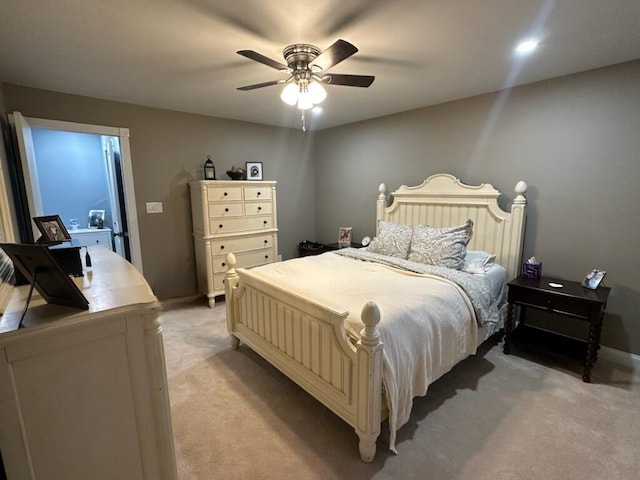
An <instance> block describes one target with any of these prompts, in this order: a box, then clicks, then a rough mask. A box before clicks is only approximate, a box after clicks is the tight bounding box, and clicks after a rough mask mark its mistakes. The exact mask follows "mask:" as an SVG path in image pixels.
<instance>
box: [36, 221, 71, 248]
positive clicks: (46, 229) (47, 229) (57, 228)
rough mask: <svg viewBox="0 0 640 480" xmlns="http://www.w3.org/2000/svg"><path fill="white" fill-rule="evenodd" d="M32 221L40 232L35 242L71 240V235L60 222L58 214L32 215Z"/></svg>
mask: <svg viewBox="0 0 640 480" xmlns="http://www.w3.org/2000/svg"><path fill="white" fill-rule="evenodd" d="M33 221H34V223H35V224H36V227H38V230H40V233H41V234H42V236H41V237H40V238H39V239H38V241H37V243H62V242H66V241H69V240H71V235H69V232H68V231H67V227H65V226H64V223H62V220H61V219H60V215H45V216H42V217H33Z"/></svg>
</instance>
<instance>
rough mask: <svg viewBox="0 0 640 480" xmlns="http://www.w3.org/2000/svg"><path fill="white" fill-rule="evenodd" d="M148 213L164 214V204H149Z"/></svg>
mask: <svg viewBox="0 0 640 480" xmlns="http://www.w3.org/2000/svg"><path fill="white" fill-rule="evenodd" d="M147 213H162V202H147Z"/></svg>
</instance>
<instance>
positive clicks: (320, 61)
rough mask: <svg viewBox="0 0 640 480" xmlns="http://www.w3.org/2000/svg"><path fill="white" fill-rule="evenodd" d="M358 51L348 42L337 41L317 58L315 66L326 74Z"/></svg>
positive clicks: (314, 62)
mask: <svg viewBox="0 0 640 480" xmlns="http://www.w3.org/2000/svg"><path fill="white" fill-rule="evenodd" d="M357 51H358V49H357V48H356V46H355V45H352V44H350V43H349V42H347V41H346V40H336V41H335V42H334V43H333V45H331V46H330V47H329V48H327V49H326V50H325V51H324V52H322V53H321V54H320V55H318V56H317V57H316V59H315V60H314V61H313V66H315V67H319V68H321V69H322V70H323V71H325V72H326V71H327V70H329V69H330V68H331V67H333V66H334V65H337V64H338V63H340V62H341V61H343V60H344V59H346V58H349V57H350V56H351V55H353V54H354V53H356V52H357Z"/></svg>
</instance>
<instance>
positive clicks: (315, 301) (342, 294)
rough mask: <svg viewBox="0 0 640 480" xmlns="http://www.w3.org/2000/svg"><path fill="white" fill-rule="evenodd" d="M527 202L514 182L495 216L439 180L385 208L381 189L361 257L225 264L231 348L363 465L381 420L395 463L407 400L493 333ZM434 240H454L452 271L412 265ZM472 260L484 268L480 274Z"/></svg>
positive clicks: (350, 252)
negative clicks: (260, 361) (334, 432)
mask: <svg viewBox="0 0 640 480" xmlns="http://www.w3.org/2000/svg"><path fill="white" fill-rule="evenodd" d="M526 190H527V186H526V184H525V183H524V182H522V181H520V182H518V183H517V184H516V186H515V197H514V198H513V201H512V203H511V207H510V210H509V211H504V210H502V209H501V208H500V207H499V205H498V197H499V196H500V192H499V191H498V190H496V189H495V188H494V187H493V186H492V185H490V184H488V183H486V184H481V185H475V186H472V185H466V184H464V183H463V182H461V181H460V180H458V179H457V178H455V177H454V176H452V175H449V174H437V175H432V176H430V177H429V178H428V179H426V180H425V181H424V182H422V183H421V184H420V185H417V186H411V187H408V186H405V185H403V186H401V187H400V188H398V189H397V190H396V191H394V192H393V193H392V194H391V195H392V198H393V201H392V202H391V203H390V201H389V197H388V195H387V189H386V187H385V185H384V184H382V185H380V187H379V195H378V198H377V203H376V237H375V238H374V240H373V241H372V243H371V245H370V246H369V247H366V248H363V249H354V248H346V249H340V250H338V251H335V252H327V253H323V254H321V255H318V256H308V257H301V258H298V259H292V260H287V261H285V262H277V263H274V264H270V265H265V266H261V267H256V268H253V269H250V270H249V269H242V268H235V264H236V261H235V255H234V254H233V253H231V254H228V255H227V263H228V271H227V274H226V278H225V295H226V300H225V304H226V309H227V328H228V331H229V334H230V337H231V344H232V346H233V347H234V348H238V346H239V344H240V342H244V343H245V344H246V345H248V346H249V347H250V348H252V349H253V350H254V351H256V352H257V353H258V354H260V355H261V356H262V357H264V358H265V359H266V360H267V361H268V362H270V363H271V364H272V365H274V366H275V367H276V368H278V369H279V370H280V371H281V372H283V373H284V374H285V375H287V376H288V377H289V378H291V379H292V380H293V381H295V382H296V383H297V384H298V385H299V386H301V387H302V388H303V389H305V390H306V391H307V392H308V393H310V394H311V395H312V396H313V397H315V398H316V399H317V400H319V401H320V402H321V403H323V404H324V405H325V406H326V407H327V408H329V409H330V410H331V411H333V412H334V413H335V414H336V415H338V416H339V417H340V418H342V419H343V420H344V421H345V422H347V423H348V424H349V425H351V426H352V427H353V428H354V429H355V432H356V434H357V435H358V437H359V444H358V446H359V452H360V456H361V458H362V460H363V461H365V462H371V461H372V460H373V459H374V457H375V454H376V440H377V438H378V436H379V434H380V431H381V423H382V421H383V420H384V419H387V418H388V419H389V430H390V445H389V448H390V449H392V450H393V451H395V434H396V431H397V430H398V429H399V428H400V427H401V426H402V425H403V424H404V423H405V422H406V421H407V419H408V417H409V415H410V412H411V404H412V401H413V398H414V397H416V396H422V395H425V394H426V391H427V388H428V385H429V384H430V383H432V382H433V381H435V380H436V379H437V378H439V377H440V376H442V375H443V374H445V373H446V372H447V371H449V370H450V369H451V368H453V366H454V365H455V364H456V363H458V362H459V361H461V360H462V359H464V358H466V357H467V356H469V355H471V354H473V353H475V351H476V349H477V347H478V346H479V345H480V344H481V343H482V342H483V341H485V340H486V339H487V338H489V337H490V336H491V335H492V334H494V333H496V332H497V331H499V330H500V329H501V328H502V322H503V321H504V315H505V311H506V298H505V297H506V295H505V293H506V281H507V280H508V279H510V278H512V277H515V276H516V275H517V274H518V271H519V266H520V262H521V257H522V248H523V238H524V226H525V218H526V198H525V193H526ZM389 203H390V204H389ZM470 225H471V226H470ZM425 226H428V227H425ZM407 230H409V231H410V232H411V233H410V235H412V237H411V238H412V242H410V243H409V245H408V246H407V245H406V242H405V239H406V234H407ZM389 232H392V233H393V234H394V236H389ZM398 232H400V236H396V234H397V233H398ZM434 232H436V233H438V234H439V233H442V232H444V233H443V235H445V234H446V235H449V234H451V235H453V237H451V236H446V238H447V239H450V238H454V237H455V241H454V242H453V243H454V244H455V248H456V249H457V250H455V252H456V259H455V260H453V262H454V264H455V268H454V267H452V266H451V265H453V264H449V263H447V262H449V261H450V258H449V257H448V256H447V255H444V256H443V257H442V258H444V259H445V260H443V261H444V262H445V263H444V264H438V262H433V261H431V260H429V261H426V260H424V258H422V257H421V255H427V256H429V258H431V257H432V256H435V257H437V255H435V254H434V255H432V251H431V250H428V251H427V250H423V251H421V248H422V246H423V243H421V238H422V239H424V238H426V239H429V238H431V237H429V235H432V234H433V233H434ZM461 232H463V233H465V234H466V235H467V236H466V237H464V235H462V233H461ZM420 235H426V236H425V237H424V238H423V237H421V236H420ZM389 238H391V239H392V240H393V241H391V242H389V243H385V240H388V239H389ZM398 238H401V240H402V241H398V240H397V239H398ZM438 238H443V237H438ZM461 239H462V240H461ZM447 241H448V240H447ZM427 243H428V242H427ZM461 244H463V247H464V248H463V253H462V256H463V257H464V258H463V259H462V260H460V258H458V257H459V256H460V248H461V247H460V245H461ZM398 246H399V247H398ZM414 246H415V251H414V250H413V247H414ZM381 247H382V248H381ZM432 247H433V245H431V246H430V247H429V248H431V249H432ZM396 248H399V250H398V251H399V252H400V253H396V251H395V250H394V249H396ZM403 248H407V249H409V250H407V251H404V250H403ZM448 248H449V244H447V248H446V249H445V250H447V252H449V250H448ZM408 252H409V253H408ZM407 255H408V258H403V257H407ZM473 255H477V256H479V257H478V258H480V259H481V260H482V262H484V261H485V260H487V259H489V260H490V261H489V262H487V263H486V266H485V263H482V262H481V263H482V265H481V266H480V267H479V268H480V271H478V270H477V268H478V263H477V262H475V263H470V262H469V258H470V257H472V256H473ZM489 257H490V258H489ZM416 259H417V260H418V261H416ZM425 262H426V263H427V265H425ZM461 262H462V263H461ZM429 263H431V264H429ZM474 269H476V270H474Z"/></svg>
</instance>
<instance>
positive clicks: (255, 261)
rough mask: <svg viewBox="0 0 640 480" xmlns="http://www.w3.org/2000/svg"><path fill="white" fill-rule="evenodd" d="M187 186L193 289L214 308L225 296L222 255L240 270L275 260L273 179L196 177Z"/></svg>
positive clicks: (224, 261) (276, 244)
mask: <svg viewBox="0 0 640 480" xmlns="http://www.w3.org/2000/svg"><path fill="white" fill-rule="evenodd" d="M189 187H190V188H191V212H192V218H193V238H194V243H195V251H196V269H197V272H198V291H199V292H201V293H205V294H206V295H207V297H208V299H209V306H210V307H213V306H214V305H215V297H216V296H218V295H224V283H223V280H224V275H225V272H226V271H227V268H228V267H227V264H226V258H225V256H226V254H227V253H230V252H231V253H234V254H235V255H236V258H237V261H238V263H237V267H242V268H248V267H254V266H257V265H264V264H266V263H271V262H274V261H276V260H277V256H278V223H277V215H276V182H255V181H242V180H229V181H221V180H195V181H192V182H189Z"/></svg>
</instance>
